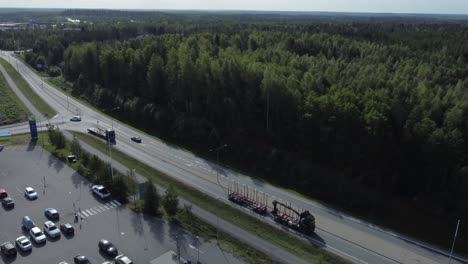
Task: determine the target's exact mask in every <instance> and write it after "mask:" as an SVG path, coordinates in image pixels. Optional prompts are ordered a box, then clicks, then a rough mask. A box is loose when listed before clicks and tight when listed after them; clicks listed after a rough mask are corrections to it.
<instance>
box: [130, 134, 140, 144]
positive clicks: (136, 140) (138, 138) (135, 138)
mask: <svg viewBox="0 0 468 264" xmlns="http://www.w3.org/2000/svg"><path fill="white" fill-rule="evenodd" d="M131 139H132V140H133V141H135V142H136V143H141V137H138V136H134V137H131Z"/></svg>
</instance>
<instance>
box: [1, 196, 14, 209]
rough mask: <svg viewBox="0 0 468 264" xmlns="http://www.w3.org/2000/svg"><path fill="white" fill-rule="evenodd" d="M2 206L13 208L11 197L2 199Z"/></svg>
mask: <svg viewBox="0 0 468 264" xmlns="http://www.w3.org/2000/svg"><path fill="white" fill-rule="evenodd" d="M2 205H3V206H4V207H5V208H13V207H15V201H14V200H13V199H12V198H11V197H7V198H5V199H3V201H2Z"/></svg>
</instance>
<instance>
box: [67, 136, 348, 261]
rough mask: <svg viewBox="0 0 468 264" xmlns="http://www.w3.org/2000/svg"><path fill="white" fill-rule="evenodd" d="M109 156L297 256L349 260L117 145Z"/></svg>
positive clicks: (102, 148) (95, 141) (91, 141)
mask: <svg viewBox="0 0 468 264" xmlns="http://www.w3.org/2000/svg"><path fill="white" fill-rule="evenodd" d="M74 135H75V136H76V137H78V138H79V139H80V140H82V141H83V142H85V143H87V144H89V145H91V146H93V147H94V148H96V149H97V150H99V151H100V152H102V153H104V154H105V153H107V147H106V145H105V144H104V142H102V141H101V140H100V139H97V138H95V137H92V136H89V135H86V134H83V133H74ZM112 158H113V159H114V160H116V161H118V162H119V163H121V164H123V165H124V166H126V167H128V168H137V171H138V173H139V174H141V175H142V176H144V177H146V178H148V179H151V180H152V181H153V182H154V183H156V184H158V185H160V186H162V187H165V188H167V187H168V186H170V185H172V186H174V187H175V188H176V189H177V191H178V195H179V196H181V197H183V198H184V199H186V200H188V201H190V202H192V203H194V204H197V205H198V206H200V207H201V208H203V209H205V210H207V211H209V212H211V213H214V214H217V215H219V216H221V217H222V218H223V219H225V220H227V221H229V222H231V223H233V224H235V225H237V226H239V227H241V228H243V229H245V230H246V231H249V232H250V233H252V234H255V235H257V236H259V237H261V238H262V239H265V240H267V241H269V242H271V243H273V244H275V245H277V246H280V247H282V248H284V249H285V250H287V251H289V252H291V253H293V254H295V255H297V256H301V257H302V258H304V259H305V260H307V261H309V262H311V263H348V262H347V261H346V260H344V259H342V258H340V257H338V256H335V255H333V254H331V253H329V252H327V251H325V250H322V249H318V248H315V247H314V246H312V245H311V244H309V243H307V242H305V241H303V240H301V239H298V238H296V237H295V236H293V235H291V234H288V233H286V232H283V231H280V230H278V229H277V228H275V227H272V226H270V225H268V224H265V223H263V222H261V221H260V220H258V219H256V218H254V217H252V216H249V215H246V214H243V213H240V212H239V210H237V209H234V208H232V207H230V206H226V205H225V204H224V203H222V202H220V201H218V200H216V199H213V198H211V197H210V196H208V195H205V194H204V193H202V192H200V191H198V190H195V189H193V188H191V187H188V186H186V185H185V184H183V183H181V182H179V181H177V180H175V179H173V178H171V177H170V176H168V175H165V174H163V173H161V172H160V171H158V170H156V169H153V168H151V167H150V166H148V165H146V164H145V163H142V162H140V161H138V160H136V159H134V158H132V157H129V156H127V155H126V154H124V153H122V152H120V151H119V150H117V149H114V150H113V151H112ZM256 263H258V262H256Z"/></svg>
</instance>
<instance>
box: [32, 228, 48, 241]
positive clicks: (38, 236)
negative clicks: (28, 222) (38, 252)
mask: <svg viewBox="0 0 468 264" xmlns="http://www.w3.org/2000/svg"><path fill="white" fill-rule="evenodd" d="M29 232H30V233H31V238H32V239H33V240H34V242H36V243H38V244H40V243H45V242H46V236H45V235H44V233H43V232H42V231H41V229H39V227H37V226H35V227H33V228H31V230H30V231H29Z"/></svg>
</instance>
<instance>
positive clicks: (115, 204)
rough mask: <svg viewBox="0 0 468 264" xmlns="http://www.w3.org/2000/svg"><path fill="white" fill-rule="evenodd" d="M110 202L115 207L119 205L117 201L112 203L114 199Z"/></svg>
mask: <svg viewBox="0 0 468 264" xmlns="http://www.w3.org/2000/svg"><path fill="white" fill-rule="evenodd" d="M110 203H111V204H112V205H113V206H115V207H117V206H119V205H118V204H117V203H114V201H110Z"/></svg>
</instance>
